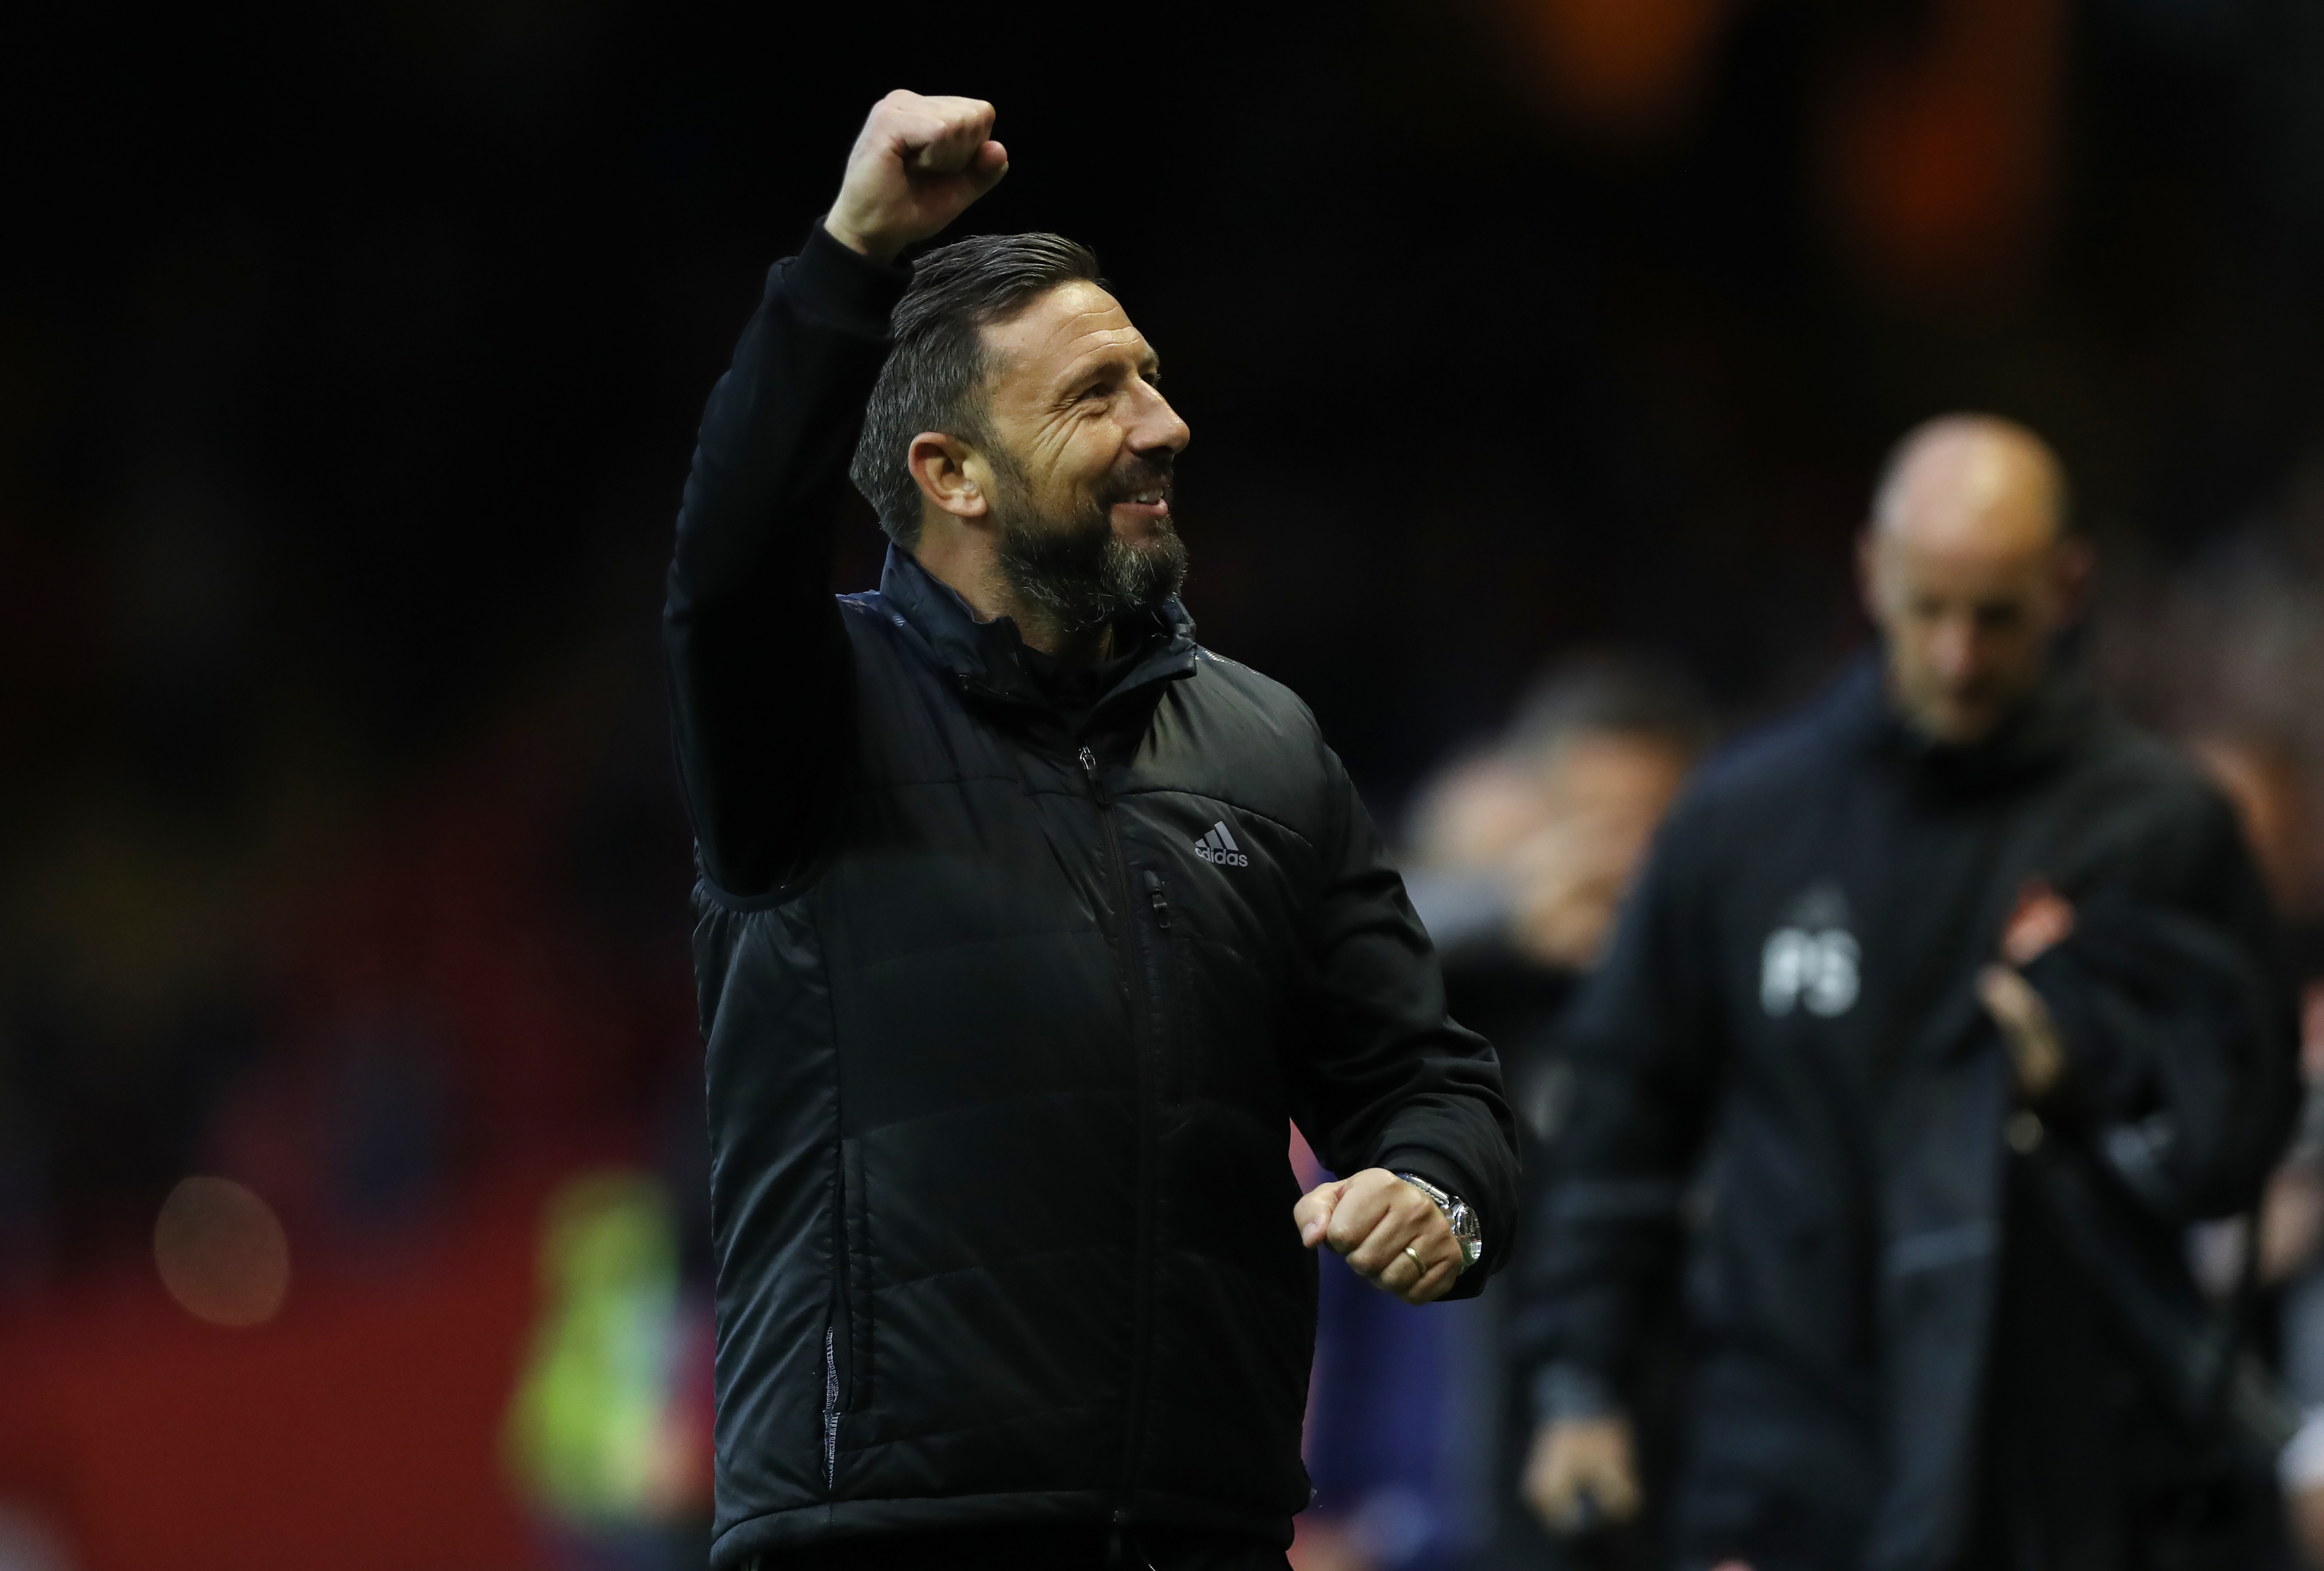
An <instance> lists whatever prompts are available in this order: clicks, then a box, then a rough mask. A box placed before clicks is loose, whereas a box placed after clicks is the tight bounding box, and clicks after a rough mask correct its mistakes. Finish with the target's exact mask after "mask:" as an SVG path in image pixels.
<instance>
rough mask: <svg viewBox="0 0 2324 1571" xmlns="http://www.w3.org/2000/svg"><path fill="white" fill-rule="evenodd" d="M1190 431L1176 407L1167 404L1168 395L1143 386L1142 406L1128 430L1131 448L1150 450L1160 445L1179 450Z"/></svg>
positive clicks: (1165, 448)
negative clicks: (1144, 389) (1134, 422)
mask: <svg viewBox="0 0 2324 1571" xmlns="http://www.w3.org/2000/svg"><path fill="white" fill-rule="evenodd" d="M1193 438H1194V432H1193V431H1192V430H1191V429H1189V428H1188V427H1187V425H1186V422H1185V421H1184V420H1182V419H1180V418H1178V411H1177V410H1176V409H1172V408H1171V407H1170V400H1168V399H1166V398H1164V397H1163V396H1162V395H1161V394H1160V393H1158V392H1157V391H1155V390H1153V389H1152V388H1148V389H1147V390H1146V398H1145V400H1144V407H1143V408H1141V409H1139V416H1138V420H1137V422H1136V424H1135V425H1134V426H1133V427H1131V429H1130V447H1131V449H1132V450H1133V451H1135V452H1139V453H1152V452H1154V451H1156V450H1157V449H1164V450H1167V451H1168V452H1171V453H1174V454H1175V453H1183V452H1185V449H1186V444H1187V443H1188V442H1189V441H1191V440H1192V439H1193Z"/></svg>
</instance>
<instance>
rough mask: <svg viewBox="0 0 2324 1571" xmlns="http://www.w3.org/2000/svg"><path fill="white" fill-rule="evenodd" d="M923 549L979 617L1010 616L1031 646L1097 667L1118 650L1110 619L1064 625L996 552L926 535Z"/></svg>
mask: <svg viewBox="0 0 2324 1571" xmlns="http://www.w3.org/2000/svg"><path fill="white" fill-rule="evenodd" d="M921 547H923V548H922V549H919V550H916V551H914V552H913V555H914V556H917V557H918V559H919V564H920V566H921V568H922V569H923V570H924V571H925V572H926V573H927V574H928V576H929V577H931V578H934V579H935V580H936V582H937V583H942V584H943V585H945V587H946V588H948V589H950V590H951V591H952V592H953V593H954V594H957V595H959V596H960V597H961V599H962V600H964V601H965V602H968V609H969V610H970V611H973V613H975V616H976V620H978V621H981V622H990V621H998V620H1000V619H1001V618H1002V617H1007V618H1008V619H1009V620H1011V621H1013V622H1015V623H1016V624H1017V636H1018V637H1019V638H1020V639H1024V640H1025V643H1026V644H1027V646H1028V648H1035V649H1038V650H1040V651H1041V653H1043V654H1044V655H1047V656H1048V657H1050V658H1051V659H1053V660H1056V661H1058V662H1060V663H1062V664H1064V665H1067V666H1095V665H1098V664H1100V663H1101V662H1103V661H1106V660H1111V659H1112V658H1113V657H1114V655H1115V654H1116V652H1117V645H1118V640H1117V639H1115V637H1114V633H1113V624H1112V623H1111V622H1101V623H1099V624H1098V625H1097V626H1096V627H1093V628H1076V629H1065V628H1061V627H1059V626H1058V625H1057V624H1056V620H1055V619H1053V618H1051V617H1048V616H1047V615H1044V614H1043V613H1042V612H1041V611H1040V610H1039V609H1038V608H1037V607H1033V606H1028V605H1027V604H1026V603H1025V602H1024V599H1023V597H1022V596H1020V595H1019V594H1018V593H1017V591H1016V587H1015V586H1014V585H1012V584H1011V583H1010V582H1009V579H1008V575H1007V574H1003V573H1002V572H1001V564H1000V563H999V562H997V561H995V560H994V559H993V556H992V553H991V551H989V550H988V551H972V550H966V549H963V548H962V547H960V546H959V545H957V544H954V543H951V542H945V541H940V540H938V539H936V538H932V537H927V536H924V537H922V539H921Z"/></svg>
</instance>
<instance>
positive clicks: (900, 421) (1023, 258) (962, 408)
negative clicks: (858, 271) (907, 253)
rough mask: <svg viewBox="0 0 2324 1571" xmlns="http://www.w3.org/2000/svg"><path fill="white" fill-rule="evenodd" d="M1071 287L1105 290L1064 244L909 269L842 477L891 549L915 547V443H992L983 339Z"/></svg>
mask: <svg viewBox="0 0 2324 1571" xmlns="http://www.w3.org/2000/svg"><path fill="white" fill-rule="evenodd" d="M1077 280H1086V281H1087V282H1090V283H1093V284H1096V285H1098V286H1099V287H1100V288H1103V287H1105V280H1104V279H1103V278H1102V277H1101V276H1100V275H1099V273H1098V270H1097V257H1096V255H1095V254H1094V253H1092V252H1091V250H1090V249H1089V247H1087V246H1085V245H1082V244H1078V243H1075V242H1074V241H1071V240H1068V239H1066V238H1065V236H1064V235H1062V234H978V235H973V236H972V237H971V238H969V239H966V240H956V241H954V242H953V243H951V244H950V245H945V246H940V247H938V248H937V249H936V250H935V251H931V252H929V253H927V255H926V256H923V257H921V258H920V260H919V262H918V263H917V264H916V265H915V266H914V268H913V270H912V282H911V287H910V288H908V289H906V290H905V291H904V298H903V299H900V300H899V301H897V302H896V309H895V313H894V315H893V316H892V317H890V330H891V331H892V332H893V334H894V335H895V341H896V344H895V347H894V348H893V349H892V350H890V352H889V354H888V363H887V364H886V365H884V366H882V367H881V370H880V380H879V381H878V382H876V383H875V384H873V386H872V389H871V403H870V404H869V406H867V407H866V409H864V412H863V435H862V437H861V438H860V439H859V440H858V441H857V442H856V444H855V461H854V463H853V464H851V465H850V466H849V468H848V477H849V478H850V479H852V480H853V481H854V482H855V489H856V490H858V491H860V492H862V493H863V495H864V498H865V500H866V501H870V502H871V506H872V509H873V510H874V511H876V512H878V513H879V515H880V527H881V528H883V529H885V530H887V531H888V537H889V538H890V539H891V540H893V541H895V542H896V543H897V544H898V545H899V546H901V547H904V548H905V549H907V550H909V549H911V548H912V547H915V546H917V545H918V544H919V540H920V488H919V486H918V483H917V482H914V481H913V479H912V472H911V469H910V467H909V466H908V464H907V462H906V459H907V455H908V452H909V450H910V446H911V441H912V438H913V437H915V436H918V435H919V434H920V433H921V432H923V431H942V432H944V433H945V435H946V436H958V437H960V438H961V439H962V440H963V441H967V442H974V443H977V444H978V445H980V446H989V445H990V443H991V431H990V429H989V427H988V426H987V424H986V419H985V400H984V397H983V394H984V383H985V378H986V376H987V375H988V374H989V373H990V372H991V369H992V368H991V364H990V363H988V356H987V355H986V354H985V353H984V342H983V337H982V335H983V330H984V329H985V328H987V327H989V326H992V325H993V324H994V323H996V322H1006V321H1008V320H1009V319H1010V317H1014V316H1016V315H1017V314H1018V313H1019V311H1022V310H1023V309H1024V308H1026V307H1028V306H1029V305H1031V304H1032V303H1033V302H1034V301H1035V300H1037V299H1039V298H1040V297H1041V296H1043V295H1045V294H1047V293H1048V292H1049V291H1050V290H1051V289H1056V287H1057V286H1058V285H1059V284H1067V283H1073V282H1075V281H1077Z"/></svg>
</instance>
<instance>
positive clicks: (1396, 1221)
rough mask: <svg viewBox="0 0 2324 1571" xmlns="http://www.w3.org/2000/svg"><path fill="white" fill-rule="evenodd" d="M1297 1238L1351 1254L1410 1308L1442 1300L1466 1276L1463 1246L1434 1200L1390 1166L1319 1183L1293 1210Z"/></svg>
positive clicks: (1360, 1269)
mask: <svg viewBox="0 0 2324 1571" xmlns="http://www.w3.org/2000/svg"><path fill="white" fill-rule="evenodd" d="M1291 1219H1292V1220H1293V1221H1294V1222H1296V1223H1297V1224H1298V1225H1299V1241H1300V1242H1301V1243H1302V1244H1305V1245H1307V1247H1308V1248H1310V1249H1313V1248H1314V1247H1315V1246H1316V1245H1319V1244H1329V1245H1331V1246H1332V1248H1333V1250H1334V1251H1335V1252H1337V1253H1339V1254H1344V1255H1346V1256H1347V1257H1348V1263H1349V1264H1350V1265H1351V1266H1353V1267H1354V1268H1355V1271H1356V1274H1357V1275H1358V1276H1360V1277H1362V1278H1363V1279H1364V1280H1365V1281H1366V1282H1370V1283H1371V1284H1372V1285H1373V1286H1374V1287H1377V1288H1379V1289H1382V1290H1383V1291H1388V1292H1392V1293H1394V1294H1395V1295H1396V1296H1397V1297H1398V1298H1400V1299H1402V1300H1404V1301H1405V1302H1406V1303H1407V1304H1425V1303H1426V1302H1428V1300H1431V1299H1434V1298H1441V1297H1443V1294H1444V1291H1445V1290H1446V1289H1448V1288H1450V1287H1451V1286H1452V1281H1453V1279H1454V1278H1455V1277H1457V1276H1459V1275H1460V1274H1461V1269H1460V1267H1461V1243H1460V1240H1459V1239H1457V1238H1455V1237H1453V1236H1452V1223H1450V1222H1448V1221H1446V1220H1445V1219H1444V1213H1443V1212H1442V1211H1440V1210H1438V1209H1437V1208H1436V1202H1435V1201H1434V1200H1432V1199H1429V1198H1428V1197H1427V1196H1426V1195H1424V1194H1422V1193H1421V1192H1420V1191H1419V1190H1416V1189H1415V1188H1413V1187H1412V1186H1411V1185H1410V1184H1408V1183H1406V1182H1405V1181H1403V1180H1402V1179H1400V1178H1398V1177H1397V1176H1396V1174H1394V1173H1392V1172H1390V1171H1388V1169H1386V1168H1384V1167H1368V1168H1366V1169H1364V1170H1363V1171H1361V1172H1359V1173H1356V1174H1353V1175H1352V1176H1351V1177H1348V1178H1343V1179H1338V1180H1335V1181H1333V1182H1331V1183H1328V1184H1318V1185H1316V1186H1315V1187H1314V1189H1312V1190H1308V1191H1307V1192H1306V1193H1305V1195H1302V1196H1301V1197H1300V1198H1299V1203H1298V1204H1297V1205H1296V1206H1294V1207H1293V1208H1291Z"/></svg>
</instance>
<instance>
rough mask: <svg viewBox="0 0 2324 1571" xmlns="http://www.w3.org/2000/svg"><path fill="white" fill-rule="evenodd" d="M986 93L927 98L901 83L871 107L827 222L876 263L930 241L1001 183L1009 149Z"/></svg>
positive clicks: (843, 240)
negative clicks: (999, 136) (995, 134)
mask: <svg viewBox="0 0 2324 1571" xmlns="http://www.w3.org/2000/svg"><path fill="white" fill-rule="evenodd" d="M993 113H994V111H993V108H992V106H991V105H990V104H988V103H986V102H984V100H982V98H924V97H922V96H920V95H919V94H918V93H907V92H905V91H904V90H903V89H902V88H900V87H899V88H898V89H897V90H896V91H894V92H892V93H890V94H889V95H888V96H886V97H884V98H882V99H881V100H880V101H879V102H878V103H877V104H875V105H873V106H871V118H870V119H868V120H866V121H865V122H864V123H863V131H862V134H861V135H859V136H858V137H856V139H855V148H854V151H853V152H850V153H849V154H848V155H847V176H846V178H845V179H843V180H842V181H841V182H840V186H839V199H838V200H837V201H835V202H834V203H833V204H832V205H831V212H830V214H829V216H826V217H825V219H824V221H823V226H824V227H825V229H828V230H829V231H831V236H832V238H833V239H835V240H836V241H838V242H839V243H841V244H842V245H844V246H847V247H848V248H849V249H851V250H853V251H857V252H860V253H862V254H863V255H865V256H868V257H870V258H871V260H872V261H874V262H893V261H895V260H896V254H897V253H899V252H900V251H902V250H903V249H904V247H906V246H907V245H909V244H911V243H913V242H915V241H918V240H926V239H927V237H928V236H929V235H931V234H936V233H937V232H939V231H940V230H942V229H943V228H944V226H945V225H947V224H949V223H951V222H952V221H953V220H954V219H955V218H957V217H959V216H961V214H962V213H963V212H964V211H966V210H967V208H968V205H969V204H970V203H972V202H973V201H975V200H976V199H977V198H979V197H981V196H982V195H984V193H985V192H987V191H989V190H991V188H993V187H995V186H997V185H999V184H1000V183H1001V176H1002V175H1005V174H1007V173H1008V172H1009V151H1008V149H1006V148H1004V147H1002V146H1001V144H1000V143H999V142H995V141H993V140H992V119H993Z"/></svg>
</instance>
